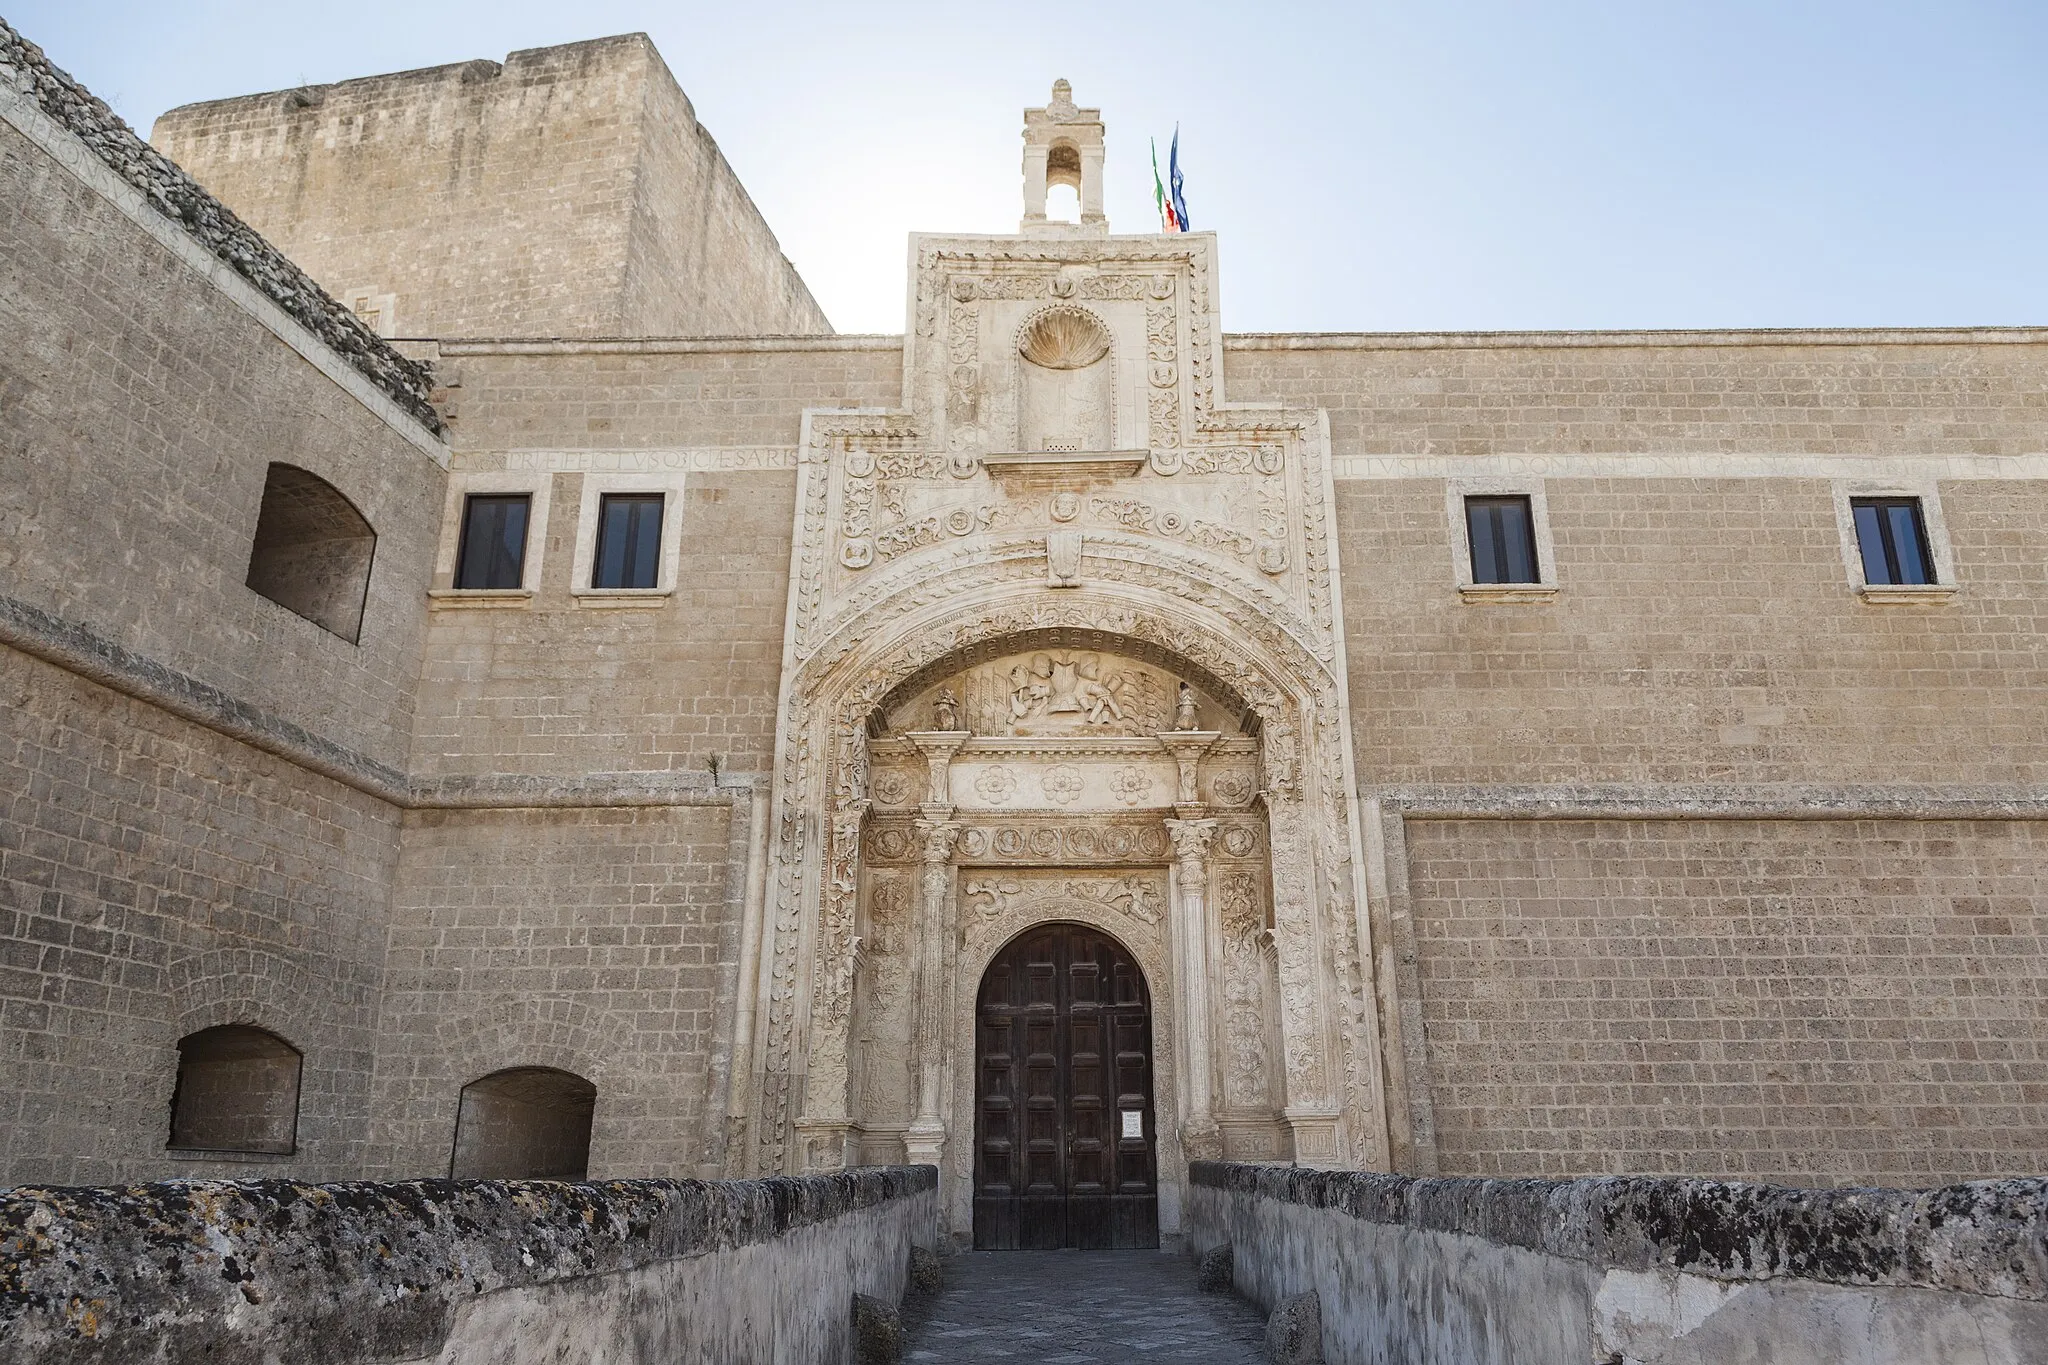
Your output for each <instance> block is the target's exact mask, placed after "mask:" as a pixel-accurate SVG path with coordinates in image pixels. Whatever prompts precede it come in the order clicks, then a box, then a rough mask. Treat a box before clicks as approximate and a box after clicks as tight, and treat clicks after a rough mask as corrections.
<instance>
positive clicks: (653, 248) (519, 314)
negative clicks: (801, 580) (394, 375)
mask: <svg viewBox="0 0 2048 1365" xmlns="http://www.w3.org/2000/svg"><path fill="white" fill-rule="evenodd" d="M152 139H153V140H154V141H155V143H156V144H157V145H158V146H159V147H161V148H162V149H163V150H164V151H165V153H166V154H168V155H171V156H174V157H176V158H177V159H178V160H179V161H180V162H181V163H182V164H184V165H186V166H189V167H190V168H191V169H192V171H193V173H194V174H195V175H196V176H197V177H198V178H199V179H200V180H201V181H202V182H203V183H204V184H206V185H207V186H208V188H210V189H211V190H212V191H213V192H214V193H216V194H218V195H219V196H220V197H221V198H222V199H223V200H225V201H226V202H228V203H230V204H232V205H234V206H235V207H236V209H237V210H238V211H239V212H241V213H242V214H244V215H246V216H247V217H248V219H249V220H250V221H251V222H253V223H255V224H257V225H258V226H259V227H261V228H262V229H263V231H264V232H265V233H266V234H268V235H269V236H270V237H271V238H272V239H273V240H275V241H277V242H278V243H279V244H280V245H282V246H283V248H284V249H285V250H286V251H288V252H290V253H291V255H292V257H293V259H295V260H298V261H300V262H303V263H304V264H305V266H306V268H307V270H309V271H310V272H311V273H312V274H313V275H314V276H315V277H316V278H318V279H319V280H321V281H322V282H323V283H324V284H326V285H327V287H328V288H330V289H333V290H335V291H337V292H338V293H341V294H343V295H344V296H345V297H347V298H350V299H354V298H356V297H358V296H362V297H366V298H371V299H378V300H380V302H379V303H378V305H377V306H378V307H379V308H380V310H383V311H384V312H385V318H384V321H383V323H382V330H383V331H384V332H385V334H386V335H398V336H408V337H464V336H467V337H476V336H491V337H506V336H518V337H537V336H538V337H545V336H581V337H591V336H649V335H711V334H733V335H742V334H744V335H761V334H794V333H802V334H816V333H826V332H830V331H831V330H832V328H831V325H830V324H829V323H828V322H827V321H826V320H825V315H824V313H823V312H822V311H821V310H820V309H819V308H818V305H817V303H816V302H815V301H814V300H813V299H812V298H811V295H810V291H809V290H808V289H807V288H805V286H804V283H803V281H802V280H801V279H800V278H798V276H797V274H796V271H795V270H794V268H792V267H791V266H790V264H789V262H788V261H787V260H786V259H784V257H783V255H782V252H781V248H780V247H779V246H778V245H777V243H776V241H775V236H774V234H773V232H771V231H770V230H769V228H768V225H767V223H766V222H765V221H764V220H763V219H762V217H761V215H760V212H759V210H757V209H756V208H755V206H754V204H753V202H752V200H751V199H749V198H748V197H747V193H746V191H745V189H743V188H742V187H741V185H740V183H739V179H738V177H737V176H735V175H734V173H733V171H732V168H731V167H730V166H729V165H727V164H726V161H725V158H724V156H723V155H722V154H721V153H720V152H719V150H718V146H717V144H716V143H715V142H714V141H713V140H712V139H711V136H710V134H709V133H707V132H705V130H704V128H703V126H702V125H701V124H699V123H698V122H697V119H696V115H695V112H694V111H693V110H692V109H691V107H690V102H689V100H688V98H686V97H685V96H684V94H683V92H682V90H681V88H680V87H679V86H677V84H676V82H675V78H674V77H673V76H672V75H670V73H669V71H668V68H667V66H666V65H665V64H664V63H663V62H662V60H661V55H660V54H659V53H658V52H656V51H655V49H654V45H653V44H652V43H651V42H650V41H649V40H648V39H647V36H646V35H645V34H638V33H635V34H625V35H621V36H617V37H611V38H600V39H594V40H592V41H589V42H581V43H569V44H565V45H562V46H559V47H549V48H536V49H531V50H527V51H521V52H514V53H511V54H510V55H509V56H507V57H506V58H505V60H504V62H503V63H502V64H500V63H497V62H492V61H485V60H477V61H471V62H463V63H459V64H456V65H452V66H440V67H431V68H427V69H424V70H418V71H405V72H398V73H395V74H392V75H385V76H371V77H366V78H363V79H359V80H350V81H342V82H339V83H337V84H333V85H324V86H311V87H306V88H303V89H299V90H293V91H288V92H273V93H269V94H262V95H249V96H244V97H241V98H236V99H228V100H215V101H209V102H206V103H201V104H191V105H186V106H184V107H183V108H179V109H173V110H171V111H170V112H168V113H166V114H164V115H163V116H162V117H161V118H159V119H158V120H157V123H156V127H155V129H154V130H153V133H152Z"/></svg>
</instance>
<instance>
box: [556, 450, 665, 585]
mask: <svg viewBox="0 0 2048 1365" xmlns="http://www.w3.org/2000/svg"><path fill="white" fill-rule="evenodd" d="M688 481H689V475H688V474H687V473H686V472H684V471H682V470H638V471H619V470H605V471H602V472H592V473H587V474H585V475H584V476H583V497H582V501H581V504H580V505H579V507H578V508H577V513H576V549H575V553H574V556H573V558H572V562H571V565H570V569H569V592H570V595H571V596H572V597H574V598H575V599H576V605H577V606H579V607H660V606H663V605H665V604H666V603H667V601H668V599H669V598H671V597H673V596H674V595H675V591H676V573H677V566H678V565H679V564H680V563H681V561H682V557H683V490H684V487H685V485H686V484H687V483H688ZM607 493H659V494H661V495H662V503H661V560H660V567H659V568H658V570H657V571H656V575H655V580H654V586H653V587H651V588H593V587H591V586H590V579H591V575H592V573H593V571H594V570H595V568H596V566H597V522H598V507H599V504H600V502H601V500H602V499H603V497H604V495H605V494H607Z"/></svg>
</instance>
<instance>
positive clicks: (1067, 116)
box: [1045, 76, 1081, 123]
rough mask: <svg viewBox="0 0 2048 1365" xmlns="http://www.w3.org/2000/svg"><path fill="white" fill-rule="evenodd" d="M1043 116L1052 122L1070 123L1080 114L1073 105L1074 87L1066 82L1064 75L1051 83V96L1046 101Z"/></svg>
mask: <svg viewBox="0 0 2048 1365" xmlns="http://www.w3.org/2000/svg"><path fill="white" fill-rule="evenodd" d="M1045 116H1046V117H1047V118H1049V119H1051V120H1052V121H1053V122H1054V123H1072V122H1073V121H1074V120H1075V119H1077V118H1079V117H1080V116H1081V111H1080V110H1079V109H1076V108H1075V107H1074V87H1073V86H1071V85H1069V84H1067V78H1066V77H1065V76H1062V77H1060V78H1059V79H1058V80H1056V81H1054V82H1053V83H1052V98H1051V99H1050V100H1048V101H1047V102H1046V105H1045Z"/></svg>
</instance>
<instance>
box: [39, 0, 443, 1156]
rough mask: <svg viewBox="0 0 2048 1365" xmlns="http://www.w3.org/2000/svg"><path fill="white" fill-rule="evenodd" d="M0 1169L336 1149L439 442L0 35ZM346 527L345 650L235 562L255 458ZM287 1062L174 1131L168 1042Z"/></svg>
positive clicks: (216, 229) (287, 278)
mask: <svg viewBox="0 0 2048 1365" xmlns="http://www.w3.org/2000/svg"><path fill="white" fill-rule="evenodd" d="M0 203H4V204H5V205H6V212H5V213H4V214H0V334H4V335H5V337H6V346H5V349H4V353H0V793H4V796H0V964H4V965H0V1020H4V1027H0V1097H4V1098H0V1132H4V1141H0V1182H10V1181H23V1180H47V1181H64V1182H82V1181H116V1180H140V1179H154V1178H163V1177H168V1176H172V1175H194V1174H215V1175H218V1174H222V1173H226V1172H245V1171H248V1170H250V1169H257V1170H262V1171H270V1172H278V1173H283V1174H292V1175H303V1176H308V1177H312V1178H332V1177H336V1176H341V1175H347V1174H352V1173H354V1171H355V1170H357V1169H358V1168H359V1166H360V1163H361V1161H362V1159H363V1154H364V1151H365V1144H366V1142H367V1137H368V1127H369V1112H368V1111H369V1087H370V1072H371V1066H372V1061H373V1057H374V1048H373V1047H372V1044H371V1035H372V1031H373V1029H374V1027H375V1021H376V1010H377V990H378V983H379V979H380V977H381V973H382V970H383V962H382V959H383V951H384V938H385V931H386V919H385V912H386V908H387V902H388V896H389V887H390V882H391V878H392V876H393V869H394V866H395V864H396V860H397V852H398V817H397V813H396V810H395V809H394V807H393V805H392V804H391V803H392V802H393V801H394V800H396V799H399V798H401V797H402V796H403V793H404V790H405V778H404V771H403V770H404V767H405V765H406V763H407V761H408V756H409V749H410V745H411V740H412V709H411V697H412V690H413V688H414V686H415V685H416V682H417V679H418V673H419V668H420V659H421V654H420V646H421V639H422V631H423V629H424V625H425V612H424V609H423V603H422V602H421V599H420V593H419V584H420V582H421V581H422V577H423V575H425V574H427V573H428V572H430V571H431V564H432V556H433V551H434V545H435V536H436V534H437V532H438V528H439V519H440V504H441V502H442V500H443V499H442V490H443V479H444V476H445V475H444V466H445V461H446V459H447V452H446V448H445V447H444V446H443V445H442V444H441V442H440V440H439V438H438V435H437V434H436V432H437V429H438V423H437V421H436V420H435V419H434V418H433V416H432V413H431V410H430V409H428V408H427V406H426V403H425V400H424V393H423V390H424V383H423V380H422V378H421V376H420V374H419V372H418V371H417V370H416V369H415V368H414V367H413V366H412V365H411V364H410V363H409V362H407V361H405V360H404V359H403V358H402V357H400V356H398V355H397V354H396V353H395V352H392V351H390V350H389V348H387V347H385V346H384V345H383V344H382V343H381V342H378V341H377V340H376V339H375V338H374V337H372V336H370V335H369V334H368V333H367V332H365V331H363V329H362V328H360V327H359V326H358V325H357V324H356V323H355V322H354V321H353V320H351V319H349V318H348V317H347V315H345V314H342V313H339V312H338V311H337V310H336V308H335V305H333V303H332V301H331V300H326V299H325V298H324V297H323V296H321V295H320V294H319V292H318V291H317V289H315V288H313V286H312V285H311V283H310V282H309V281H307V280H306V279H305V278H304V277H303V276H302V275H300V274H299V273H298V272H297V270H296V269H295V268H294V267H292V266H291V264H290V263H289V262H288V261H285V260H284V259H283V258H282V257H281V256H279V255H277V253H276V252H275V251H274V250H272V249H271V248H270V247H269V246H268V244H266V243H263V242H262V241H261V240H260V239H259V238H256V237H255V236H254V235H253V234H251V233H249V232H248V230H247V229H246V227H244V226H242V225H240V224H239V223H237V222H235V220H234V219H233V217H232V215H230V214H226V213H225V212H224V211H223V210H222V209H221V208H220V206H219V205H218V204H215V203H213V202H212V201H210V200H208V199H206V198H205V196H204V195H203V194H200V193H199V192H198V191H197V190H196V188H195V187H193V186H191V185H190V184H189V182H187V181H185V180H184V179H183V178H182V177H181V176H180V175H179V174H178V173H177V172H176V169H175V168H174V167H171V166H169V165H168V163H164V162H163V161H162V160H161V158H158V157H156V156H155V154H154V153H151V152H150V151H149V149H148V148H147V147H145V146H144V145H143V144H142V143H141V142H140V141H139V140H137V139H136V138H134V136H133V135H132V134H130V133H129V132H128V131H127V129H126V128H125V127H123V126H122V125H121V124H120V123H119V121H118V120H116V119H114V118H113V117H112V115H111V114H110V113H108V112H107V110H106V109H105V107H104V106H103V105H100V104H99V103H98V102H97V101H95V100H93V99H92V98H91V97H90V96H89V95H88V94H86V93H85V92H84V91H82V90H80V89H79V88H78V87H77V86H76V85H75V84H74V83H71V82H70V81H69V80H68V78H65V77H63V76H62V73H60V72H57V71H56V70H55V69H54V68H51V67H50V66H48V64H47V63H45V62H44V61H43V59H42V56H41V54H40V53H38V52H36V51H35V50H34V49H33V48H32V47H31V46H29V45H28V44H26V43H25V42H23V41H22V40H20V39H19V38H18V37H17V36H16V35H15V34H14V33H13V31H12V30H11V29H8V28H6V27H5V25H0ZM273 461H275V462H281V463H286V464H290V465H294V466H297V467H299V468H302V469H305V470H308V471H310V472H312V473H313V474H315V475H317V476H318V477H320V478H321V479H324V480H326V481H327V482H328V483H330V484H332V485H333V486H334V487H335V488H336V489H338V490H339V491H340V492H341V493H342V495H343V496H344V497H345V498H346V499H347V500H348V501H350V502H351V503H353V504H354V505H355V507H356V508H358V509H359V510H360V511H361V512H362V514H363V515H364V516H365V517H367V518H368V520H369V522H370V523H371V525H372V527H373V528H374V530H375V532H376V535H377V548H376V554H375V558H374V560H373V563H372V568H371V572H370V577H369V582H368V590H367V598H366V602H365V611H364V618H363V627H362V631H361V636H360V639H359V640H358V641H357V642H355V643H350V642H348V641H345V640H343V639H340V638H338V637H337V636H336V635H334V634H331V633H329V632H328V631H325V630H323V629H321V628H320V627H319V626H317V625H315V624H314V623H313V622H311V621H308V620H306V619H304V618H302V617H300V616H298V615H295V614H293V613H292V612H290V611H287V610H286V609H285V608H283V607H281V606H279V605H278V604H277V603H275V602H273V601H270V600H268V599H267V598H264V597H263V596H261V595H259V594H258V593H256V592H254V591H252V590H251V589H249V588H248V587H247V586H245V578H246V575H247V570H248V567H249V563H250V555H251V549H252V545H253V543H254V539H255V534H256V529H257V524H258V515H259V508H260V506H261V501H262V495H263V489H264V485H265V480H266V475H267V472H268V470H269V467H270V465H271V463H272V462H273ZM229 1023H241V1024H253V1025H257V1026H260V1027H262V1028H265V1029H269V1030H272V1031H274V1032H275V1033H277V1034H278V1035H280V1036H282V1037H283V1038H284V1039H286V1040H287V1041H288V1042H290V1043H291V1044H293V1045H294V1046H295V1047H297V1048H298V1049H299V1050H300V1051H301V1052H302V1053H303V1071H302V1076H301V1083H300V1086H299V1094H298V1116H297V1124H296V1139H295V1147H294V1150H292V1151H290V1152H288V1153H276V1154H273V1155H271V1156H268V1157H257V1158H253V1159H251V1160H244V1161H238V1162H235V1163H232V1164H230V1163H227V1162H224V1161H220V1160H215V1159H208V1158H199V1157H193V1156H188V1155H179V1154H172V1153H169V1152H167V1151H166V1144H167V1141H168V1139H169V1137H170V1118H171V1097H172V1091H173V1087H174V1085H175V1081H176V1074H177V1059H178V1053H177V1047H176V1044H177V1041H178V1039H179V1038H180V1037H182V1036H184V1035H186V1034H189V1033H192V1032H195V1031H197V1030H200V1029H203V1028H208V1027H211V1026H214V1025H220V1024H229Z"/></svg>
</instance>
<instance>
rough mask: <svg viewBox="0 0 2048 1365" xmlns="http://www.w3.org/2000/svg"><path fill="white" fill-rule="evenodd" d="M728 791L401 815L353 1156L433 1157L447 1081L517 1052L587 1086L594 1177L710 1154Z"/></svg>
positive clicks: (727, 931) (728, 859)
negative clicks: (373, 1053)
mask: <svg viewBox="0 0 2048 1365" xmlns="http://www.w3.org/2000/svg"><path fill="white" fill-rule="evenodd" d="M746 809H747V808H746V806H745V805H744V804H743V805H741V806H740V807H739V810H740V813H741V816H742V826H743V827H742V829H741V831H740V833H741V835H742V838H743V837H744V834H745V829H744V814H745V811H746ZM732 810H733V808H732V807H731V806H730V805H728V804H715V805H692V806H647V807H630V806H620V807H609V808H601V809H581V810H576V809H560V810H535V809H526V810H490V811H422V812H417V813H414V814H411V815H408V816H407V818H406V825H405V833H404V850H403V856H402V860H401V863H400V872H399V877H398V885H397V892H396V895H395V898H394V904H393V909H392V921H391V932H390V951H389V957H388V959H387V961H388V965H387V968H386V973H385V980H384V1006H383V1013H382V1020H381V1023H380V1025H379V1038H378V1049H379V1061H378V1070H377V1098H376V1110H377V1115H378V1119H377V1132H376V1137H375V1142H374V1145H373V1148H372V1150H371V1151H370V1154H369V1158H368V1163H367V1167H366V1169H367V1170H368V1171H370V1172H371V1173H372V1174H374V1175H386V1174H389V1175H395V1176H400V1177H406V1178H410V1177H415V1176H421V1175H428V1174H446V1173H447V1172H448V1170H449V1156H450V1153H451V1151H452V1148H453V1144H454V1140H455V1119H456V1108H457V1101H458V1096H459V1095H460V1092H461V1089H462V1087H463V1086H464V1085H466V1084H468V1083H469V1082H471V1081H474V1080H477V1079H479V1078H481V1077H483V1076H486V1075H489V1074H491V1073H492V1072H495V1071H499V1070H502V1069H505V1068H508V1067H519V1066H547V1067H555V1068H558V1069H560V1070H563V1071H570V1072H574V1073H575V1074H577V1075H579V1076H581V1077H583V1078H584V1079H586V1080H588V1081H591V1082H593V1083H594V1084H595V1085H596V1087H597V1108H596V1112H595V1114H594V1116H593V1119H592V1140H591V1148H590V1172H591V1174H592V1175H593V1176H594V1177H598V1178H610V1177H622V1176H627V1175H631V1176H656V1175H660V1176H684V1175H694V1174H696V1173H697V1170H698V1167H699V1165H700V1163H705V1162H710V1163H714V1164H715V1163H717V1162H718V1161H720V1160H722V1157H723V1149H722V1135H723V1129H722V1124H723V1109H722V1107H721V1106H722V1104H723V1101H724V1092H723V1091H722V1089H720V1088H719V1082H720V1081H721V1080H722V1079H723V1077H724V1076H725V1075H726V1073H727V1068H728V1058H729V1050H730V1046H731V1033H730V1030H731V1027H732V1022H733V1020H732V1012H733V1006H732V992H733V976H734V970H735V964H736V962H737V955H738V947H739V923H738V917H739V913H740V903H739V896H740V894H741V892H742V890H743V888H744V876H745V869H744V860H745V854H744V851H743V850H744V844H743V843H742V844H741V851H740V852H739V854H738V859H737V862H738V866H735V859H734V856H733V832H734V831H733V829H732Z"/></svg>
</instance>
